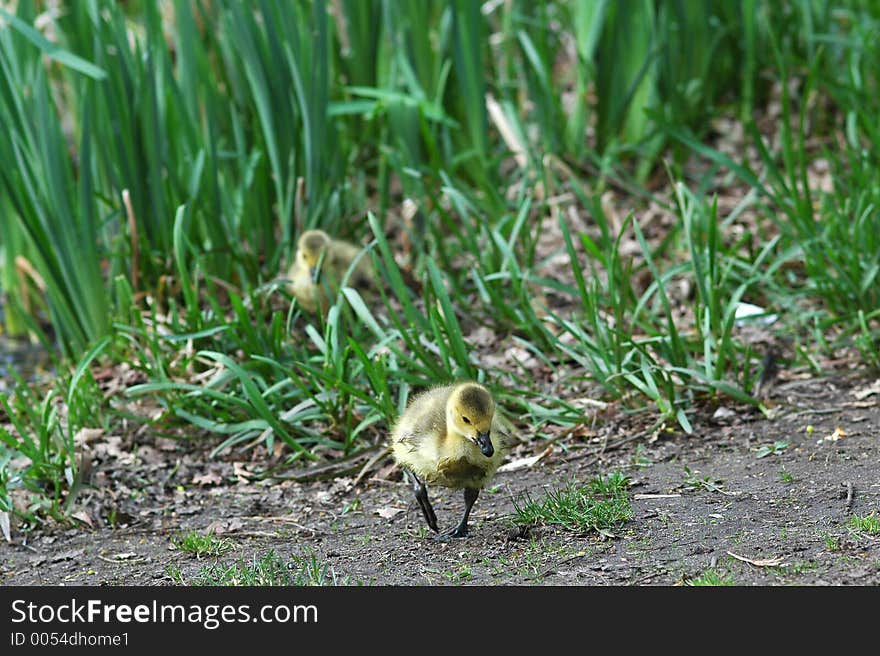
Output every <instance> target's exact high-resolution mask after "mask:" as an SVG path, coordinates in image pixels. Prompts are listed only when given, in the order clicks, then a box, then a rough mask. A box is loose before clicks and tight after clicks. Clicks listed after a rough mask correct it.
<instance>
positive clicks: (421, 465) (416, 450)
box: [391, 383, 507, 540]
mask: <svg viewBox="0 0 880 656" xmlns="http://www.w3.org/2000/svg"><path fill="white" fill-rule="evenodd" d="M505 426H506V425H505V424H504V423H503V421H502V419H501V418H500V415H496V412H495V400H494V399H493V398H492V394H491V393H490V392H489V390H487V389H486V388H485V387H483V386H482V385H478V384H477V383H458V384H455V385H446V386H443V387H435V388H434V389H431V390H428V391H427V392H424V393H422V394H420V395H419V396H417V397H416V398H415V399H413V401H412V402H411V403H410V404H409V406H408V407H407V409H406V411H405V412H404V413H403V416H402V417H401V418H400V420H399V421H398V422H397V425H396V426H395V427H394V430H393V432H392V436H391V450H392V453H393V454H394V458H395V460H396V461H397V462H398V463H399V464H400V465H401V466H402V467H403V470H404V472H405V473H406V476H407V477H408V478H409V480H410V482H411V483H412V486H413V491H414V492H415V496H416V500H417V501H418V502H419V506H420V507H421V509H422V514H423V515H424V517H425V521H426V522H427V523H428V526H429V527H430V528H431V530H432V531H434V532H435V533H439V529H438V528H437V516H436V515H435V514H434V509H433V508H432V507H431V502H430V501H429V500H428V489H427V487H426V484H428V483H430V484H437V485H443V486H445V487H449V488H453V489H464V515H462V518H461V521H460V522H459V523H458V525H457V526H456V527H455V528H453V529H452V530H451V531H448V532H446V533H443V534H440V535H438V539H440V540H446V539H449V538H463V537H466V536H467V534H468V517H469V516H470V513H471V508H472V507H473V505H474V502H475V501H476V500H477V496H478V495H479V493H480V490H481V489H482V488H483V487H484V486H485V485H486V483H487V482H488V481H489V479H491V478H492V476H493V475H494V474H495V470H496V469H498V466H499V465H500V464H501V461H502V460H503V459H504V449H505V446H506V443H507V432H506V428H505Z"/></svg>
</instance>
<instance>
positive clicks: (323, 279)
mask: <svg viewBox="0 0 880 656" xmlns="http://www.w3.org/2000/svg"><path fill="white" fill-rule="evenodd" d="M360 252H361V249H360V248H358V247H357V246H355V245H354V244H350V243H348V242H347V241H342V240H340V239H331V238H330V235H328V234H327V233H326V232H324V231H323V230H307V231H306V232H304V233H302V235H300V238H299V241H298V242H297V247H296V257H295V258H294V260H293V264H292V265H291V266H290V270H289V271H288V273H287V277H288V279H289V281H290V282H289V284H288V289H289V290H290V293H291V294H293V295H294V296H295V297H296V299H297V300H298V301H299V304H300V305H301V306H302V307H303V308H305V309H306V310H307V311H308V312H317V311H318V309H319V308H320V310H321V312H322V313H324V312H327V310H328V309H329V307H330V305H331V304H332V303H333V301H334V299H335V297H336V293H337V292H338V291H339V284H340V282H342V280H343V279H344V278H345V274H346V272H347V271H348V269H349V267H351V263H352V262H353V261H354V259H355V258H356V257H357V256H358V255H359V254H360ZM375 285H376V283H375V279H374V277H373V269H372V263H371V261H370V258H369V256H367V255H364V256H363V257H362V258H361V259H360V260H359V261H358V263H357V265H356V266H355V268H354V270H353V271H352V272H351V277H350V278H349V279H348V286H349V287H354V288H356V289H357V290H358V291H360V292H361V293H363V292H365V291H368V290H371V289H373V288H375Z"/></svg>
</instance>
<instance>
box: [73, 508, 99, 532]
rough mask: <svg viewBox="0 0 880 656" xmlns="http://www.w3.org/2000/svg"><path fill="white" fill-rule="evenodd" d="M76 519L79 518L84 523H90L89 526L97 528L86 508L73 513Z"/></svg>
mask: <svg viewBox="0 0 880 656" xmlns="http://www.w3.org/2000/svg"><path fill="white" fill-rule="evenodd" d="M71 517H73V518H74V519H78V520H79V521H81V522H82V523H83V524H88V526H89V528H95V525H94V523H93V522H92V518H91V516H90V515H89V513H87V512H86V511H85V510H80V511H79V512H75V513H73V514H72V515H71Z"/></svg>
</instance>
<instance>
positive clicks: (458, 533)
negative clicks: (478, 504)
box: [437, 487, 480, 540]
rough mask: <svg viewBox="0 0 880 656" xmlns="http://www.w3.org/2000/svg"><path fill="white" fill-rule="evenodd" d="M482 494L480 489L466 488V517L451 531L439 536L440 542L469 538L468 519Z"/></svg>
mask: <svg viewBox="0 0 880 656" xmlns="http://www.w3.org/2000/svg"><path fill="white" fill-rule="evenodd" d="M479 494H480V490H479V488H474V487H466V488H465V489H464V515H462V517H461V521H460V522H459V523H458V526H456V527H455V528H454V529H452V530H451V531H448V532H447V533H444V534H443V535H439V536H437V538H438V539H439V540H444V539H446V540H448V539H449V538H464V537H467V534H468V525H467V524H468V517H470V514H471V508H473V507H474V502H475V501H476V500H477V497H478V496H479Z"/></svg>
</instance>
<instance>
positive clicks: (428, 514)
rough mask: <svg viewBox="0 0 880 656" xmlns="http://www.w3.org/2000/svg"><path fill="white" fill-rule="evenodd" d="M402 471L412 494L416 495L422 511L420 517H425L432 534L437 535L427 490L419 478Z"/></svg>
mask: <svg viewBox="0 0 880 656" xmlns="http://www.w3.org/2000/svg"><path fill="white" fill-rule="evenodd" d="M404 471H405V472H406V475H407V476H408V477H409V480H410V482H411V483H412V486H413V492H415V494H416V501H418V502H419V507H420V508H421V509H422V515H424V516H425V521H426V522H428V526H429V527H430V529H431V530H432V531H434V533H438V532H439V531H440V529H439V528H437V515H435V514H434V509H433V508H432V507H431V502H430V501H428V488H427V487H425V484H424V483H423V482H422V481H421V480H419V477H418V476H416V475H415V474H413V473H412V472H411V471H410V470H408V469H405V470H404Z"/></svg>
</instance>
